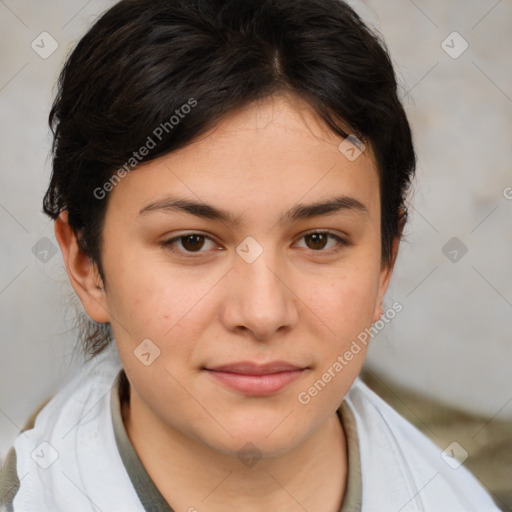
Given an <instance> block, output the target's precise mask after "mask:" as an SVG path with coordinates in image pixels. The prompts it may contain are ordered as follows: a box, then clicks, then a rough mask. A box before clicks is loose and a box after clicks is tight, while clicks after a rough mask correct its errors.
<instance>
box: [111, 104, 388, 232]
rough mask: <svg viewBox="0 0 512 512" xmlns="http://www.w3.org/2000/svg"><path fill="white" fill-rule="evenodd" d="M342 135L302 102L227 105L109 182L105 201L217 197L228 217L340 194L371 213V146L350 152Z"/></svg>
mask: <svg viewBox="0 0 512 512" xmlns="http://www.w3.org/2000/svg"><path fill="white" fill-rule="evenodd" d="M348 132H349V133H350V131H348ZM347 143H348V142H347V141H344V138H343V137H341V136H339V135H337V134H335V133H334V132H332V131H331V130H330V129H329V128H328V127H327V126H325V124H324V123H323V122H322V121H321V120H320V119H319V118H318V116H317V115H316V114H315V112H314V111H313V110H312V108H311V107H310V106H309V105H308V104H307V103H306V102H304V101H302V100H300V99H299V98H297V97H287V96H278V97H270V98H267V99H265V100H262V101H260V102H257V103H252V104H250V105H248V106H246V107H244V108H243V109H240V110H237V111H235V112H232V113H230V115H228V116H226V117H225V118H224V119H223V120H222V121H220V122H219V123H218V124H217V125H216V126H215V127H214V128H213V129H211V130H210V131H209V132H207V133H206V134H204V135H202V136H200V137H199V138H197V139H196V140H195V141H193V142H192V143H190V144H188V145H187V146H186V147H184V148H181V149H179V150H176V151H173V152H171V153H169V154H167V155H165V156H164V157H161V158H159V159H157V160H154V161H150V162H148V163H146V164H143V165H140V166H139V167H138V168H137V169H136V170H134V171H133V172H131V173H129V175H128V176H127V177H126V178H124V179H123V180H122V181H121V182H120V183H119V184H118V185H117V186H116V187H115V188H114V190H113V191H112V192H111V196H112V197H111V198H110V202H113V203H114V204H116V205H117V206H119V207H121V208H122V207H126V208H128V209H130V210H131V211H132V213H133V214H134V215H135V214H139V213H140V212H141V211H142V210H144V209H145V211H146V212H147V211H148V210H151V208H149V207H150V206H151V205H154V204H156V203H160V205H162V204H163V203H164V202H165V200H166V198H167V197H168V196H169V195H171V196H173V197H174V198H180V197H181V198H187V199H188V200H189V201H194V202H196V203H199V202H205V203H208V204H210V205H218V207H219V208H218V210H221V209H222V210H223V212H224V213H226V214H227V216H225V217H226V218H227V217H229V216H230V215H229V213H230V212H232V215H231V217H232V220H234V219H235V216H237V214H239V213H240V212H251V211H253V212H259V213H258V214H259V215H261V213H262V212H273V214H274V215H279V219H276V220H282V219H283V216H284V215H285V213H284V212H285V210H286V211H287V212H288V211H289V210H290V209H291V208H292V207H293V205H297V204H299V203H306V202H307V203H313V202H318V201H319V200H322V199H328V198H333V197H335V196H336V197H340V196H345V197H351V198H353V199H354V200H355V202H359V203H361V204H363V205H365V207H366V208H367V210H368V213H370V214H374V213H376V212H374V210H375V209H378V202H379V177H378V173H377V170H376V164H375V159H374V157H373V154H372V153H371V148H370V147H366V148H365V149H364V151H363V152H362V153H361V154H360V155H359V156H358V157H357V158H355V159H354V158H349V157H352V156H353V154H350V153H349V154H347V153H346V152H344V150H345V149H346V147H344V146H346V144H347ZM340 144H342V146H341V147H340ZM355 149H356V150H357V151H359V150H360V149H361V148H357V147H356V148H355ZM353 202H354V201H353ZM355 202H354V204H355ZM286 206H289V207H290V208H285V207H286ZM153 209H155V208H153ZM296 209H297V208H296ZM237 217H238V221H239V222H238V223H240V221H241V217H240V215H238V216H237ZM224 220H226V219H224Z"/></svg>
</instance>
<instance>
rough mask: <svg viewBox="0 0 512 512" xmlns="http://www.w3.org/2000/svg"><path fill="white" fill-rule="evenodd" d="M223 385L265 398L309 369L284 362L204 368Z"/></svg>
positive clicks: (249, 363) (242, 363) (248, 363)
mask: <svg viewBox="0 0 512 512" xmlns="http://www.w3.org/2000/svg"><path fill="white" fill-rule="evenodd" d="M204 370H205V371H206V372H208V374H209V375H210V376H211V377H212V378H213V379H215V380H216V381H217V382H218V383H220V384H221V385H223V386H225V387H228V388H229V389H232V390H235V391H238V392H239V393H242V394H245V395H252V396H265V395H271V394H274V393H277V392H279V391H281V390H283V389H284V388H286V387H287V386H289V385H290V384H291V383H292V382H294V381H295V380H297V379H298V378H299V377H301V376H302V375H304V373H305V372H306V371H307V370H308V367H301V366H296V365H293V364H290V363H286V362H283V361H276V362H273V363H267V364H264V365H258V364H254V363H251V362H239V363H233V364H227V365H222V366H216V367H212V368H204Z"/></svg>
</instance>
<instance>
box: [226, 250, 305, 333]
mask: <svg viewBox="0 0 512 512" xmlns="http://www.w3.org/2000/svg"><path fill="white" fill-rule="evenodd" d="M228 279H229V281H228V282H227V286H226V290H227V291H226V296H225V300H224V303H223V307H222V308H221V318H222V321H223V323H224V325H225V327H226V328H227V329H228V330H230V331H239V332H241V331H248V332H250V333H251V335H252V337H253V338H255V339H256V340H258V341H265V340H268V339H270V338H272V337H273V336H275V334H276V333H277V332H278V331H280V332H285V331H288V330H290V329H291V328H293V326H294V325H296V323H297V320H298V317H299V311H298V308H297V306H298V302H299V300H298V297H297V295H296V294H295V293H294V291H293V285H292V284H291V282H290V281H291V278H290V277H289V275H288V274H287V272H286V268H285V263H284V262H282V261H281V262H280V261H278V258H277V257H276V256H275V254H274V253H272V252H271V251H270V250H264V251H263V252H262V254H260V255H259V256H258V258H256V260H255V261H252V262H251V263H249V262H248V261H246V260H244V259H243V258H242V257H238V256H237V257H236V259H235V262H234V268H233V270H232V271H231V272H230V273H229V278H228Z"/></svg>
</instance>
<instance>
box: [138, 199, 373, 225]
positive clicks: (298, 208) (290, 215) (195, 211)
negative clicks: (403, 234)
mask: <svg viewBox="0 0 512 512" xmlns="http://www.w3.org/2000/svg"><path fill="white" fill-rule="evenodd" d="M153 211H178V212H180V211H181V212H186V213H190V214H191V215H195V216H196V217H200V218H203V219H209V220H218V221H221V222H224V223H226V224H231V225H234V226H238V225H240V224H241V222H242V216H241V215H234V214H233V213H231V212H230V211H228V210H224V209H222V208H217V207H215V206H212V205H209V204H207V203H202V202H198V201H193V200H190V199H184V198H172V197H166V198H164V199H160V200H158V201H154V202H153V203H150V204H148V205H146V206H144V207H143V208H142V209H141V210H140V211H139V215H144V214H147V213H149V212H153ZM343 211H348V212H352V211H355V212H361V213H363V214H366V215H368V214H369V212H368V208H367V207H366V206H365V205H364V204H363V203H361V201H359V200H358V199H356V198H354V197H350V196H338V197H333V198H331V199H327V200H322V201H317V202H315V203H310V204H297V205H295V206H294V207H293V208H291V209H290V210H289V211H287V212H285V213H284V214H283V215H282V216H281V218H280V219H279V222H281V223H282V222H285V221H289V222H294V221H298V220H302V219H311V218H313V217H318V216H321V215H332V214H335V213H338V212H343Z"/></svg>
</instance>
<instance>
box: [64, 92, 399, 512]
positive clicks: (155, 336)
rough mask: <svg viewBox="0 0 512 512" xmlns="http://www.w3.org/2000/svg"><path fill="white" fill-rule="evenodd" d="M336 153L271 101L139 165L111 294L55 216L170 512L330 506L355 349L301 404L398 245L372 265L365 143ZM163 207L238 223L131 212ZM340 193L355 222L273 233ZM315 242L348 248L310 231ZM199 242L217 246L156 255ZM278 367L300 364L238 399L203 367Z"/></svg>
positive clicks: (108, 275)
mask: <svg viewBox="0 0 512 512" xmlns="http://www.w3.org/2000/svg"><path fill="white" fill-rule="evenodd" d="M342 141H343V139H342V138H341V137H339V136H338V135H336V134H334V133H332V132H330V131H329V130H328V129H327V127H325V126H324V125H323V124H322V122H321V121H320V120H319V119H318V118H317V116H316V115H315V113H314V112H313V111H312V110H311V108H310V107H309V106H308V105H307V104H306V103H305V102H303V101H302V100H300V99H299V98H297V97H293V96H284V95H279V96H274V97H272V98H267V99H266V100H263V101H261V102H259V103H257V104H251V105H250V106H248V107H246V108H243V109H241V110H239V111H236V112H234V113H232V114H231V115H230V116H228V117H226V118H225V119H224V120H222V121H221V122H220V124H218V125H217V126H216V127H215V128H214V129H213V130H211V131H210V132H209V133H208V134H207V135H206V136H203V137H201V138H200V139H199V140H197V141H195V142H194V143H192V144H190V145H188V146H187V147H185V148H183V149H181V150H178V151H175V152H173V153H171V154H168V155H166V156H164V157H162V158H160V159H158V160H155V161H152V162H149V163H147V164H144V165H141V166H140V167H139V168H138V169H137V170H136V171H135V172H132V173H130V174H129V175H128V176H127V177H125V178H124V179H123V180H122V181H121V182H120V183H119V184H118V185H117V186H116V187H115V188H114V190H113V191H112V192H111V193H110V197H109V203H108V207H107V211H106V217H105V226H104V232H103V240H104V245H103V248H102V255H101V257H102V263H103V268H104V273H105V282H102V279H101V277H100V276H99V275H98V272H97V269H96V266H95V265H94V264H93V262H91V260H90V259H89V258H88V257H87V256H86V255H85V254H83V253H82V252H81V251H80V250H79V248H78V245H77V243H76V236H75V234H74V233H73V232H72V230H71V229H70V227H69V225H68V224H67V214H66V212H63V213H62V214H61V216H60V217H59V219H58V220H57V221H56V224H55V231H56V236H57V240H58V242H59V244H60V246H61V249H62V253H63V256H64V261H65V264H66V267H67V270H68V274H69V277H70V281H71V283H72V285H73V287H74V289H75V291H76V293H77V294H78V296H79V297H80V300H81V301H82V304H83V306H84V308H85V310H86V312H87V314H88V315H89V316H90V317H91V318H92V319H94V320H96V321H98V322H110V323H111V326H112V329H113V333H114V336H115V340H116V344H117V347H118V350H119V353H120V356H121V361H122V363H123V367H124V368H125V371H126V373H127V375H128V379H129V381H130V393H131V398H130V403H129V404H127V405H126V406H125V407H124V408H123V419H124V423H125V427H126V430H127V433H128V436H129V438H130V440H131V441H132V443H133V445H134V447H135V449H136V451H137V453H138V454H139V457H140V459H141V461H142V462H143V464H144V466H145V468H146V470H147V471H148V473H149V475H150V476H151V478H152V479H153V481H154V482H155V484H156V486H157V487H158V489H159V490H160V492H161V493H162V495H163V496H164V497H165V499H166V500H167V501H168V502H169V504H170V505H171V506H172V507H173V508H174V510H176V511H177V512H178V511H187V510H194V508H192V507H195V509H197V510H198V511H212V512H215V511H218V510H219V511H220V510H226V504H227V503H229V505H230V509H236V508H237V507H240V508H239V509H240V510H244V511H248V512H251V511H256V510H258V511H260V510H263V509H269V510H280V511H298V510H301V511H302V510H304V509H307V510H315V511H320V512H335V511H337V510H339V507H340V505H341V502H342V499H343V496H344V492H345V485H346V476H347V447H346V439H345V435H344V431H343V428H342V426H341V424H340V421H339V419H338V417H337V415H336V409H337V408H338V407H339V406H340V404H341V402H342V400H343V398H344V396H345V394H346V393H347V391H348V389H349V388H350V386H351V384H352V383H353V381H354V379H355V378H356V377H357V375H358V374H359V372H360V370H361V367H362V365H363V362H364V358H365V355H366V351H365V349H364V348H363V350H361V352H359V354H358V355H356V356H355V357H354V359H353V360H352V361H350V363H349V364H348V365H347V366H345V367H344V368H343V371H341V372H339V373H338V374H336V377H335V378H333V379H332V380H331V382H329V383H328V384H327V385H326V386H325V388H324V389H323V390H322V391H321V392H320V393H318V395H317V396H315V397H314V398H312V399H311V401H310V403H309V404H307V405H303V404H301V403H300V402H299V401H298V398H297V397H298V395H299V393H300V392H303V391H307V389H308V388H309V387H310V386H311V385H312V384H313V383H314V382H315V381H317V380H318V379H320V378H321V377H322V374H323V373H325V372H326V371H327V369H328V368H329V367H331V366H332V365H333V363H334V362H335V361H336V358H337V357H338V356H339V355H342V354H344V353H345V352H346V350H348V348H349V347H350V345H351V343H352V341H353V340H354V339H356V337H357V335H358V334H359V333H360V332H361V331H363V330H364V329H365V328H368V327H370V326H371V324H372V323H373V322H375V321H376V320H378V318H379V317H380V315H381V314H382V312H383V310H382V299H383V296H384V294H385V292H386V289H387V286H388V283H389V279H390V277H391V272H392V268H393V263H394V259H395V257H396V251H397V247H398V241H397V240H395V243H394V248H393V251H394V252H393V254H394V256H393V259H392V262H391V263H390V264H389V265H387V266H386V265H382V264H381V260H380V254H381V233H380V197H379V177H378V173H377V170H376V164H375V159H374V157H373V155H372V152H371V147H369V146H367V148H366V150H365V151H364V152H363V153H362V154H361V156H360V157H359V158H357V159H356V160H355V161H349V160H348V159H347V158H346V157H345V155H344V154H342V153H341V152H340V151H339V150H338V145H339V144H340V142H342ZM171 195H172V196H173V197H180V198H186V199H191V200H196V201H202V202H205V203H208V204H211V205H213V206H215V207H217V208H223V209H225V210H229V211H230V212H231V213H232V214H233V215H240V216H241V219H240V224H239V225H237V226H235V225H232V224H229V223H227V222H224V221H219V220H211V219H203V218H199V217H197V216H194V215H192V214H190V213H186V212H180V211H172V210H163V209H160V210H151V211H146V212H145V213H143V214H140V210H141V209H143V208H144V207H146V206H147V205H149V204H151V203H154V202H155V201H159V200H161V199H163V198H166V197H169V196H171ZM341 195H344V196H349V197H352V198H355V199H357V200H358V201H359V202H360V203H362V204H363V205H364V206H365V208H366V210H365V211H360V210H357V209H354V208H345V209H342V210H340V211H338V212H335V213H331V214H329V215H318V216H315V217H313V218H309V219H301V220H295V221H290V220H286V219H285V220H284V221H280V218H281V216H282V215H283V214H284V213H285V212H286V211H288V210H290V209H291V208H293V207H295V206H296V205H297V204H299V203H302V204H305V203H313V202H317V201H322V200H326V199H330V198H332V197H335V196H341ZM322 230H329V231H331V232H332V233H333V234H335V235H338V236H340V237H342V238H343V239H344V240H346V241H347V242H348V244H340V243H339V242H337V241H336V239H334V238H329V239H328V240H327V241H325V242H323V245H322V243H319V242H318V241H316V243H315V241H314V240H312V239H311V237H310V236H309V237H308V236H305V234H306V233H307V232H309V231H313V232H315V231H316V232H318V231H322ZM197 232H199V234H203V235H207V236H209V237H210V238H209V239H208V238H206V239H200V240H201V241H200V242H199V243H198V242H196V243H195V245H194V244H188V245H187V244H186V242H185V243H183V239H181V241H180V240H178V241H176V242H174V245H172V246H171V245H167V246H165V245H164V244H163V243H162V242H164V241H166V240H169V239H171V238H173V237H177V236H183V235H184V234H190V233H197ZM249 236H250V237H252V238H253V239H254V240H256V241H257V243H258V244H259V245H260V246H261V247H262V249H263V252H262V254H260V255H259V257H257V258H256V259H255V261H253V262H252V263H248V262H247V261H245V260H244V259H243V258H242V257H240V256H239V254H238V253H237V252H236V249H237V247H238V246H239V245H240V244H241V242H243V241H244V240H245V239H246V237H249ZM201 243H202V245H201ZM171 247H174V251H173V250H172V249H171ZM187 248H188V249H189V252H188V255H190V254H192V257H187ZM191 248H192V250H191ZM194 248H196V249H197V250H198V251H200V252H199V253H197V252H195V253H194V252H193V250H194ZM201 251H202V252H201ZM329 252H330V254H328V253H329ZM198 254H199V256H197V255H198ZM144 339H150V340H151V341H152V343H153V344H154V345H156V346H157V347H158V349H159V350H160V355H159V356H158V357H157V358H156V359H155V360H154V361H153V362H152V363H151V364H150V365H148V366H146V365H144V364H142V363H141V361H140V360H139V359H138V358H137V357H135V355H134V350H135V349H136V348H137V347H138V346H139V344H140V343H141V341H142V340H144ZM276 360H280V361H287V362H290V363H293V364H296V365H298V366H300V367H301V368H306V369H305V370H304V371H302V372H301V373H300V375H299V376H298V377H297V378H296V379H295V380H294V381H293V382H291V383H290V384H289V385H288V386H287V387H285V388H284V389H283V390H281V391H279V392H276V393H273V394H271V395H267V396H248V395H246V394H244V393H242V392H239V391H234V390H232V389H230V388H227V387H226V386H225V385H223V384H222V383H219V382H218V381H217V380H216V379H214V378H213V377H212V374H211V372H208V371H206V370H205V369H204V368H205V367H207V368H212V367H214V366H217V365H222V364H227V363H233V362H239V361H252V362H255V363H259V364H263V363H267V362H270V361H276ZM248 442H250V443H252V444H253V445H255V446H256V447H257V449H258V450H259V452H260V453H261V458H259V459H258V460H257V462H256V464H254V465H253V466H251V467H249V466H247V465H245V464H244V463H243V462H242V461H241V459H240V458H239V457H237V452H238V451H239V450H240V449H241V448H242V447H243V446H244V445H246V443H248Z"/></svg>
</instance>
